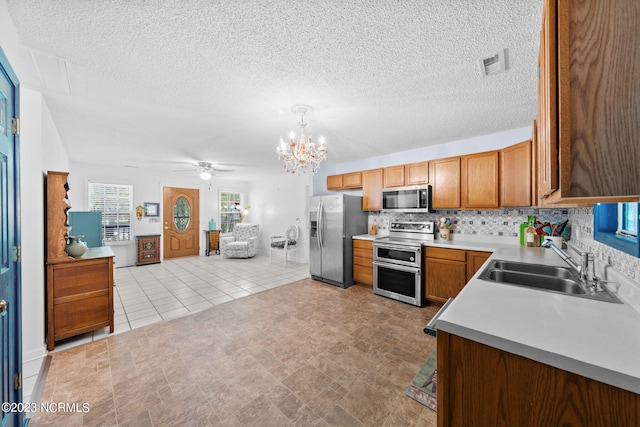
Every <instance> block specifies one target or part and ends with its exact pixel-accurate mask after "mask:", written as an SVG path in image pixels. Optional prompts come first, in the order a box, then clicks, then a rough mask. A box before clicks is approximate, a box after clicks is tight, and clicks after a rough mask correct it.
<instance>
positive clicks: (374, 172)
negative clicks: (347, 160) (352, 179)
mask: <svg viewBox="0 0 640 427" xmlns="http://www.w3.org/2000/svg"><path fill="white" fill-rule="evenodd" d="M382 184H383V172H382V169H370V170H366V171H363V172H362V210H363V211H379V210H381V209H382Z"/></svg>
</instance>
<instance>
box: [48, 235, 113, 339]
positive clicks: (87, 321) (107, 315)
mask: <svg viewBox="0 0 640 427" xmlns="http://www.w3.org/2000/svg"><path fill="white" fill-rule="evenodd" d="M113 257H114V254H113V251H112V250H111V248H110V247H108V246H102V247H99V248H89V250H88V251H87V253H86V254H84V255H83V256H82V258H78V259H74V258H71V257H67V258H60V259H57V260H52V261H50V262H47V349H48V350H53V349H54V346H55V342H56V341H59V340H61V339H64V338H69V337H72V336H75V335H80V334H84V333H86V332H91V331H95V330H96V329H100V328H104V327H107V326H108V327H109V332H113Z"/></svg>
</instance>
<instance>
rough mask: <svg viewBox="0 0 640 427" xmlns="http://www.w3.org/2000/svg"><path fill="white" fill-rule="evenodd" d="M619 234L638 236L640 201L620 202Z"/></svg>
mask: <svg viewBox="0 0 640 427" xmlns="http://www.w3.org/2000/svg"><path fill="white" fill-rule="evenodd" d="M616 233H617V234H620V235H624V236H631V237H638V203H618V229H617V230H616Z"/></svg>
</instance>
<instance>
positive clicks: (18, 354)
mask: <svg viewBox="0 0 640 427" xmlns="http://www.w3.org/2000/svg"><path fill="white" fill-rule="evenodd" d="M17 117H18V79H17V78H16V76H15V74H14V73H13V71H12V70H11V67H10V66H9V62H8V61H7V57H6V56H5V55H4V52H3V51H2V49H0V357H1V358H2V369H1V370H2V384H0V386H1V387H2V402H3V404H2V427H4V426H15V427H19V426H20V425H21V424H22V418H23V417H22V414H21V413H20V411H19V409H22V408H21V407H18V406H16V405H13V407H12V406H11V403H21V402H22V372H21V371H22V343H21V337H22V334H21V329H20V328H21V326H20V319H21V314H20V311H21V310H20V306H21V302H20V267H19V266H20V264H19V258H20V229H19V225H20V221H19V217H18V212H19V210H18V201H19V198H18V188H19V182H18V158H19V156H18V137H17V133H18V124H17V123H16V120H14V119H15V118H17ZM5 402H6V403H9V405H6V403H5ZM7 409H9V410H8V411H7Z"/></svg>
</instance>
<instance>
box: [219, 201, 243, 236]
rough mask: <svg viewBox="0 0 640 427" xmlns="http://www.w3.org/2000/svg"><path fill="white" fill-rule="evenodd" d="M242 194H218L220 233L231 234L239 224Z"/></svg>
mask: <svg viewBox="0 0 640 427" xmlns="http://www.w3.org/2000/svg"><path fill="white" fill-rule="evenodd" d="M241 206H242V193H234V192H224V191H221V192H220V233H231V232H232V231H233V227H234V226H235V225H236V224H237V223H239V222H240V213H241V211H242V209H241Z"/></svg>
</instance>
